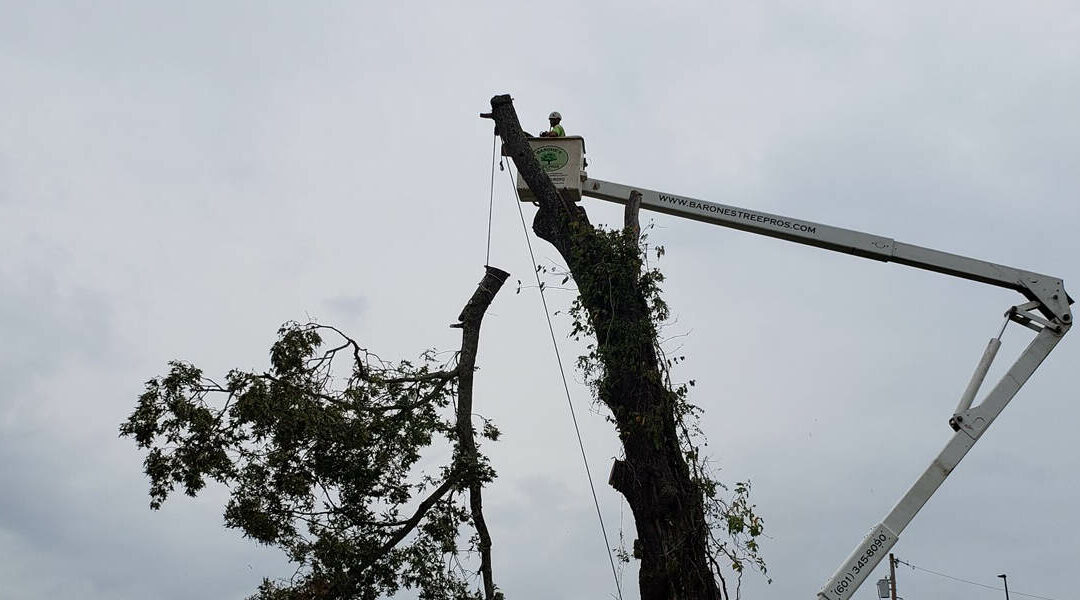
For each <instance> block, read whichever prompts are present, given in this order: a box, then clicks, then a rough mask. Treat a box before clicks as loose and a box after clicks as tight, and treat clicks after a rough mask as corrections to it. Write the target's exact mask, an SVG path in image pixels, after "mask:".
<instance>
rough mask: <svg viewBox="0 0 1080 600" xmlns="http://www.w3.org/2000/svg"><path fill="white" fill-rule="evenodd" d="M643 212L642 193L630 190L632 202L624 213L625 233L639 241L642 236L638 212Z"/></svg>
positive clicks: (627, 204)
mask: <svg viewBox="0 0 1080 600" xmlns="http://www.w3.org/2000/svg"><path fill="white" fill-rule="evenodd" d="M639 210H641V192H639V191H637V190H630V201H629V202H627V203H626V210H624V211H623V231H625V232H626V233H628V234H629V235H631V236H633V238H634V241H637V239H638V236H639V235H641V223H639V222H638V211H639Z"/></svg>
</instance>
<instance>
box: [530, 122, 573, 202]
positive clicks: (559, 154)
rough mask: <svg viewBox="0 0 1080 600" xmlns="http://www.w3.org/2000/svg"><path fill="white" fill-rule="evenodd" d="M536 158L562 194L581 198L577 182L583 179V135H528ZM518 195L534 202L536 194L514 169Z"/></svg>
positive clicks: (571, 197)
mask: <svg viewBox="0 0 1080 600" xmlns="http://www.w3.org/2000/svg"><path fill="white" fill-rule="evenodd" d="M529 146H530V147H532V151H533V154H534V155H535V156H536V160H537V161H539V162H540V166H541V167H542V168H543V169H544V172H545V173H547V176H548V177H549V178H551V183H553V184H555V189H557V190H558V191H559V193H560V194H562V195H563V197H569V198H570V199H572V200H573V201H574V202H578V201H580V200H581V182H582V181H584V180H585V166H584V165H585V161H584V157H585V138H583V137H580V136H576V135H574V136H566V137H540V138H529ZM517 190H518V197H519V198H520V199H521V201H522V202H536V196H534V195H533V193H532V190H530V189H529V186H528V184H526V183H525V181H524V180H523V179H522V178H521V174H520V173H518V177H517Z"/></svg>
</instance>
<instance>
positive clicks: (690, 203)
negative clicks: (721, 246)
mask: <svg viewBox="0 0 1080 600" xmlns="http://www.w3.org/2000/svg"><path fill="white" fill-rule="evenodd" d="M657 195H658V196H660V201H661V202H665V203H667V204H671V205H674V206H685V207H686V208H696V209H698V210H703V211H705V212H711V213H715V214H719V215H724V216H725V217H735V218H737V219H743V220H744V221H755V222H758V223H768V224H769V225H774V226H776V227H783V228H784V229H791V230H794V231H802V232H804V233H815V234H816V233H817V227H814V226H813V225H807V224H805V223H796V222H793V221H785V220H784V219H777V218H776V217H768V216H765V215H759V214H755V213H749V212H746V211H743V210H737V209H734V208H727V207H725V206H716V205H715V204H706V203H704V202H697V201H695V200H690V199H688V198H680V197H678V196H668V195H667V194H657Z"/></svg>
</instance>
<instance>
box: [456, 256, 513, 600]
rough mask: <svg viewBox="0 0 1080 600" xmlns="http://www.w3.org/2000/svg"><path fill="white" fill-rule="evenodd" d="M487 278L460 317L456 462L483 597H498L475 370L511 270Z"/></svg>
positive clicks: (491, 273) (489, 268)
mask: <svg viewBox="0 0 1080 600" xmlns="http://www.w3.org/2000/svg"><path fill="white" fill-rule="evenodd" d="M485 269H486V273H485V274H484V279H483V280H481V281H480V284H479V285H478V286H477V287H476V292H474V293H473V295H472V298H470V299H469V301H468V303H466V304H465V308H464V309H462V311H461V315H460V316H459V317H458V320H459V321H460V323H459V324H458V325H457V326H460V327H461V355H460V357H459V360H458V402H457V434H458V455H457V460H456V462H457V463H458V465H462V466H463V468H464V469H465V472H466V473H468V475H467V476H466V477H467V480H468V485H469V508H470V510H471V512H472V518H473V525H474V526H475V527H476V535H477V538H478V540H479V551H480V574H481V576H482V577H483V580H484V598H485V599H486V600H495V597H496V596H495V594H496V592H495V582H494V577H493V576H492V573H491V534H490V533H489V532H488V528H487V523H486V522H485V521H484V512H483V500H482V497H481V490H482V488H483V482H482V481H481V479H480V477H479V475H478V471H477V467H478V465H477V461H478V452H477V450H476V432H475V431H474V430H473V425H472V405H473V372H474V371H475V370H476V351H477V348H478V346H479V343H480V322H481V320H483V318H484V312H485V311H487V308H488V306H489V305H490V304H491V301H492V300H493V299H494V298H495V294H496V293H498V291H499V288H501V287H502V285H503V283H504V282H505V281H506V278H507V277H509V275H510V274H509V273H507V272H506V271H503V270H501V269H497V268H495V267H492V266H487V267H485Z"/></svg>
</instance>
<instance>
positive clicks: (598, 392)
mask: <svg viewBox="0 0 1080 600" xmlns="http://www.w3.org/2000/svg"><path fill="white" fill-rule="evenodd" d="M651 227H652V225H649V226H647V227H646V231H647V230H648V229H651ZM576 235H578V236H589V237H590V238H591V240H590V241H589V242H586V243H578V244H575V247H576V248H586V249H587V248H589V247H594V248H595V247H600V248H601V249H602V251H596V250H594V252H595V253H596V254H597V255H602V256H604V262H603V263H602V264H597V265H596V266H595V268H594V269H591V270H590V272H589V277H588V279H587V280H584V281H582V280H581V277H580V275H579V276H578V280H576V281H575V283H576V284H577V286H578V290H579V296H578V297H577V298H576V299H575V300H574V301H573V303H572V304H571V307H570V316H571V319H572V328H571V337H573V338H574V339H575V340H578V341H583V342H585V343H586V352H585V353H584V354H583V355H581V356H579V357H578V362H577V364H578V368H579V369H580V371H581V372H582V374H583V375H584V377H585V380H586V382H587V383H588V384H589V386H590V387H591V388H592V390H593V393H594V397H595V399H596V400H597V401H599V402H602V403H604V404H605V405H607V406H608V407H609V408H612V410H614V411H618V410H621V409H622V406H623V405H622V404H620V403H619V402H618V401H614V399H612V398H611V397H610V396H611V394H612V393H614V390H615V388H616V387H617V381H616V380H615V378H616V377H618V376H619V375H620V374H623V373H632V372H634V370H635V369H640V364H642V363H641V357H639V356H636V355H635V352H637V351H636V350H634V348H637V347H640V343H641V342H642V341H645V342H646V343H649V344H651V345H652V349H653V351H654V352H655V354H656V357H657V358H658V361H657V362H658V363H659V365H660V372H659V373H657V374H656V377H657V378H658V379H659V382H658V383H659V384H660V386H661V387H662V388H663V390H664V391H663V395H664V397H665V398H666V401H667V404H668V405H669V406H668V408H669V409H670V410H671V412H672V413H673V414H674V418H675V426H676V431H677V435H678V437H679V440H678V441H679V446H680V448H681V450H682V454H683V458H684V460H685V461H686V464H687V466H688V467H689V470H690V478H691V482H692V484H693V485H694V486H695V488H696V490H697V491H698V492H699V493H700V495H701V500H702V505H703V507H704V513H705V514H704V516H705V522H706V526H707V528H708V533H707V539H708V554H709V556H708V560H709V563H710V565H711V569H712V571H713V574H714V576H715V577H716V578H717V580H718V581H719V582H720V584H721V588H722V589H723V590H724V591H725V593H726V591H727V585H726V581H725V578H724V571H723V569H722V565H726V566H728V567H730V568H731V570H732V571H733V572H734V573H735V574H736V577H737V579H738V582H741V579H742V575H743V573H744V572H745V570H746V567H747V566H752V567H753V568H755V569H757V570H758V571H760V572H761V573H762V574H763V575H765V574H767V568H766V564H765V561H764V558H763V556H762V554H761V551H760V546H759V543H758V540H759V538H760V537H761V536H762V535H763V534H764V521H763V519H762V517H761V516H760V515H759V514H758V513H757V511H756V506H755V505H754V504H752V503H751V501H750V491H751V485H750V482H749V481H745V482H737V483H734V484H732V485H731V486H730V487H729V486H727V485H726V484H724V483H722V482H721V481H720V479H719V478H718V476H717V473H716V468H715V466H714V464H713V463H712V462H711V461H710V459H709V458H708V456H707V455H706V454H704V452H703V448H704V447H706V446H708V441H707V439H706V437H705V435H704V433H703V432H702V430H701V427H700V415H701V413H702V410H701V409H700V408H699V407H698V406H696V405H694V404H693V403H691V402H690V400H689V392H690V388H691V387H693V386H694V385H695V381H694V380H693V379H690V380H688V381H686V382H679V383H676V382H675V381H673V379H672V374H671V371H672V368H673V367H675V366H676V365H678V363H680V362H682V361H684V360H685V357H684V356H668V355H667V353H666V352H665V349H664V348H663V345H662V343H661V341H660V335H659V333H660V331H662V329H663V328H664V327H665V326H666V325H667V324H668V321H669V318H670V310H669V307H668V305H667V303H666V302H665V301H664V299H663V297H662V288H661V284H662V283H663V282H664V275H663V273H662V272H661V271H660V270H659V269H658V268H657V267H656V266H654V265H652V264H650V262H649V255H650V250H651V254H652V255H653V256H654V257H655V259H656V260H657V261H659V259H660V258H661V257H662V256H664V252H665V251H664V247H663V246H654V247H652V248H651V249H650V247H649V245H648V234H647V233H643V234H642V235H640V237H639V236H638V235H636V232H634V231H631V230H605V229H600V228H589V229H588V230H586V231H579V232H577V233H576ZM627 273H632V274H636V280H635V281H633V282H632V283H631V285H629V286H619V285H613V284H612V281H613V280H615V279H616V278H618V277H624V276H625V274H627ZM620 289H624V290H628V291H629V292H630V293H629V294H628V296H629V295H632V296H633V297H634V298H638V297H640V298H643V299H644V302H645V308H646V310H647V312H648V315H647V318H644V319H627V318H621V319H620V317H619V315H620V314H625V313H624V312H622V311H616V310H610V311H605V310H601V311H597V312H594V313H590V312H589V310H587V308H586V306H588V305H589V295H594V296H595V295H596V294H599V293H604V294H613V290H616V291H617V290H620ZM638 295H639V296H638ZM629 300H631V299H628V298H618V297H610V298H604V299H603V301H601V302H597V301H596V299H595V298H593V299H592V300H591V304H592V305H593V306H597V305H600V306H603V305H605V304H607V305H608V306H610V307H614V306H615V305H616V304H618V303H620V302H626V301H629ZM618 417H619V415H615V416H613V417H608V418H609V421H611V422H612V423H613V424H614V425H615V426H616V427H626V426H627V424H628V423H629V424H631V426H646V427H647V426H648V424H647V423H641V417H638V416H637V415H634V416H633V418H631V419H625V418H618ZM625 434H626V432H625V431H620V435H621V436H622V437H624V438H625ZM655 434H656V435H659V432H658V431H656V432H655ZM618 554H619V556H620V557H621V558H622V559H623V560H629V558H630V556H631V555H632V553H631V552H629V551H627V550H626V549H625V548H620V549H619V552H618ZM738 582H737V583H736V586H735V590H736V591H735V593H736V595H738V590H739V585H738Z"/></svg>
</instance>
